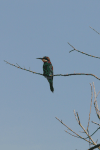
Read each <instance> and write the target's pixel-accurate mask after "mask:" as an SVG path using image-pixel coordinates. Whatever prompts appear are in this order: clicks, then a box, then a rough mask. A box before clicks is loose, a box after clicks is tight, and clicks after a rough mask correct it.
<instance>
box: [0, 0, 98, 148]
mask: <svg viewBox="0 0 100 150" xmlns="http://www.w3.org/2000/svg"><path fill="white" fill-rule="evenodd" d="M89 26H91V27H93V28H95V29H96V30H97V31H98V32H100V1H99V0H95V1H94V0H88V1H87V0H84V1H80V0H15V1H14V0H9V1H8V0H0V68H1V72H0V77H1V80H0V150H66V149H67V150H75V149H78V150H85V149H88V147H89V145H88V143H86V142H85V141H83V140H81V139H77V138H75V137H72V136H70V135H69V134H67V133H65V132H64V130H66V128H65V127H64V126H63V125H62V124H61V123H60V122H58V121H57V120H56V119H55V117H58V118H59V119H62V121H63V122H64V123H65V124H67V125H68V126H69V127H70V128H72V129H73V130H74V131H75V132H77V133H78V134H80V135H82V136H84V137H86V135H85V134H84V133H80V132H79V131H82V129H81V128H80V126H79V125H78V123H77V121H76V119H75V117H74V113H73V110H74V109H75V110H76V111H77V112H78V113H79V117H80V120H81V123H82V125H83V126H84V127H85V128H86V127H87V122H88V116H89V108H90V101H91V87H90V85H89V83H92V82H94V84H95V88H96V92H98V91H99V90H100V81H99V80H97V79H96V78H94V77H92V76H69V77H63V76H60V77H54V83H53V84H54V93H52V92H51V91H50V87H49V83H48V81H47V80H46V79H45V78H44V77H43V76H40V75H36V74H32V73H30V72H26V71H23V70H20V69H17V68H15V67H13V66H10V65H8V64H6V63H5V62H4V60H7V61H9V62H10V63H13V64H16V63H18V64H19V65H20V66H21V67H25V68H27V69H29V67H30V69H31V70H33V71H35V72H39V73H43V68H42V66H43V62H42V61H41V60H38V59H36V58H37V57H43V56H48V57H50V60H51V62H52V64H53V68H54V74H59V73H60V74H67V73H74V72H77V73H93V74H95V75H96V76H98V77H100V70H99V64H100V59H96V58H92V57H88V56H86V55H82V54H80V53H78V52H72V53H69V51H70V50H72V48H71V47H70V46H69V45H68V43H67V42H69V43H71V44H72V45H73V46H74V47H75V48H76V49H78V50H81V51H84V52H86V53H89V54H91V55H95V56H100V35H99V34H97V33H96V32H94V31H93V30H92V29H90V28H89ZM99 100H100V96H98V104H99V108H100V101H99ZM92 120H93V121H96V122H98V123H100V121H99V120H98V118H97V116H96V113H95V109H94V106H93V105H92V113H91V121H92ZM96 129H97V126H96V125H94V124H93V123H90V128H89V131H90V134H92V133H93V132H94V131H95V130H96ZM92 138H93V139H94V141H96V140H97V139H98V140H99V141H98V143H100V131H98V132H97V133H96V134H95V136H93V137H92Z"/></svg>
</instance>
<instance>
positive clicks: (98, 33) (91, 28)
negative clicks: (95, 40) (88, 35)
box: [89, 26, 100, 35]
mask: <svg viewBox="0 0 100 150" xmlns="http://www.w3.org/2000/svg"><path fill="white" fill-rule="evenodd" d="M89 27H90V28H91V29H92V30H94V31H95V32H96V33H98V34H99V35H100V33H99V32H98V31H96V30H95V29H93V28H92V27H91V26H89Z"/></svg>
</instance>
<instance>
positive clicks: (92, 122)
mask: <svg viewBox="0 0 100 150" xmlns="http://www.w3.org/2000/svg"><path fill="white" fill-rule="evenodd" d="M91 122H92V123H94V124H97V125H98V126H100V124H99V123H96V122H94V121H91Z"/></svg>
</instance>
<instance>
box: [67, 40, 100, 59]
mask: <svg viewBox="0 0 100 150" xmlns="http://www.w3.org/2000/svg"><path fill="white" fill-rule="evenodd" d="M68 44H69V45H70V46H71V47H72V48H73V50H71V51H69V53H70V52H72V51H74V50H75V51H77V52H79V53H82V54H85V55H87V56H90V57H94V58H98V59H100V57H97V56H93V55H90V54H87V53H84V52H81V51H79V50H77V49H76V48H75V47H74V46H73V45H71V44H70V43H69V42H68Z"/></svg>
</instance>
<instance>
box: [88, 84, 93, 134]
mask: <svg viewBox="0 0 100 150" xmlns="http://www.w3.org/2000/svg"><path fill="white" fill-rule="evenodd" d="M90 86H91V104H90V112H89V120H88V125H87V131H88V128H89V122H90V115H91V107H92V98H93V92H92V84H91V83H90Z"/></svg>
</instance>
